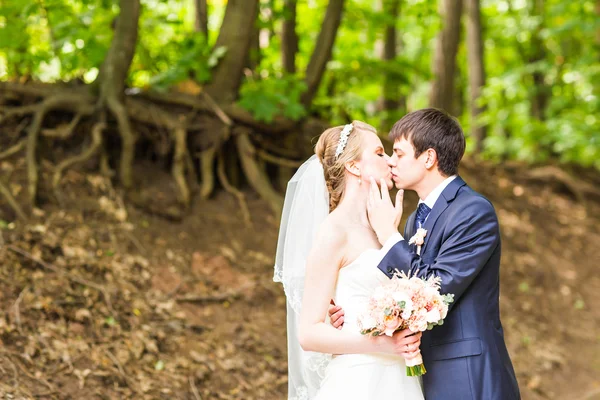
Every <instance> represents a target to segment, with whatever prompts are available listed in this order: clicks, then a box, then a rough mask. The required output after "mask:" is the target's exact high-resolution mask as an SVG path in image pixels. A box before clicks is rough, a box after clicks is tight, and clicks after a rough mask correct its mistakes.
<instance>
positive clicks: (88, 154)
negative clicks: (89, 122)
mask: <svg viewBox="0 0 600 400" xmlns="http://www.w3.org/2000/svg"><path fill="white" fill-rule="evenodd" d="M105 128H106V124H105V123H104V122H98V123H97V124H96V125H94V127H93V128H92V144H91V145H90V147H88V148H87V149H86V150H84V151H83V152H82V153H81V154H78V155H76V156H73V157H71V158H67V159H66V160H64V161H62V162H61V163H60V164H58V166H57V167H56V171H54V176H53V178H52V187H53V189H54V195H55V196H56V198H57V199H58V200H59V202H61V197H62V196H61V194H60V191H59V183H60V179H61V176H62V173H63V171H64V170H65V169H67V168H69V167H70V166H72V165H74V164H76V163H82V162H84V161H87V160H89V159H90V158H92V156H93V155H94V154H96V153H97V152H98V149H99V148H100V147H101V146H102V131H103V130H104V129H105Z"/></svg>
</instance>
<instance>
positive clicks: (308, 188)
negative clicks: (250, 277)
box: [273, 155, 331, 400]
mask: <svg viewBox="0 0 600 400" xmlns="http://www.w3.org/2000/svg"><path fill="white" fill-rule="evenodd" d="M328 213H329V193H328V192H327V185H326V183H325V176H324V174H323V166H322V165H321V162H320V161H319V159H318V158H317V156H316V155H313V156H312V157H310V158H309V159H308V160H307V161H306V162H305V163H304V164H302V166H301V167H300V168H299V169H298V171H297V172H296V174H294V176H293V177H292V179H291V180H290V181H289V182H288V186H287V190H286V193H285V201H284V205H283V214H282V217H281V225H280V228H279V239H278V241H277V254H276V256H275V274H274V276H273V280H274V281H275V282H281V283H282V284H283V289H284V291H285V295H286V298H287V335H288V400H305V399H311V398H313V397H314V396H315V394H316V392H317V390H318V389H319V387H320V384H321V379H322V377H323V372H324V369H325V367H326V365H327V362H328V361H329V359H330V358H331V356H330V355H328V354H322V353H314V352H307V351H304V350H302V347H300V342H299V340H298V328H299V318H300V309H301V306H302V294H303V291H304V276H305V271H306V259H307V257H308V253H309V251H310V249H311V247H312V243H313V239H314V237H315V235H316V233H317V230H318V228H319V225H320V224H321V222H323V220H324V219H325V217H327V214H328Z"/></svg>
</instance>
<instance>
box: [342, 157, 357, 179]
mask: <svg viewBox="0 0 600 400" xmlns="http://www.w3.org/2000/svg"><path fill="white" fill-rule="evenodd" d="M344 167H345V168H346V171H348V172H350V173H351V174H352V175H354V176H358V177H360V163H359V162H357V161H348V162H347V163H346V164H344Z"/></svg>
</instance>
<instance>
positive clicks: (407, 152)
mask: <svg viewBox="0 0 600 400" xmlns="http://www.w3.org/2000/svg"><path fill="white" fill-rule="evenodd" d="M424 155H425V153H423V154H421V155H420V156H419V157H418V158H415V148H414V147H413V145H412V143H411V142H409V141H408V140H406V139H404V138H400V139H398V140H396V141H395V142H394V151H393V154H392V157H390V159H389V161H388V165H389V166H390V169H391V171H392V179H393V180H394V184H395V185H396V188H397V189H414V188H415V185H416V184H418V183H419V182H420V181H422V180H423V178H424V177H425V173H426V171H427V169H426V168H425V159H426V156H425V157H424Z"/></svg>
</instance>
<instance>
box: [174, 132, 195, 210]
mask: <svg viewBox="0 0 600 400" xmlns="http://www.w3.org/2000/svg"><path fill="white" fill-rule="evenodd" d="M173 136H174V140H175V154H174V155H173V166H172V167H171V174H172V175H173V179H175V183H177V187H178V188H179V201H180V202H181V203H182V204H183V206H184V207H185V208H188V206H189V205H190V197H191V195H190V189H189V187H188V184H187V180H186V177H185V170H186V160H187V155H188V153H187V132H186V130H185V128H183V127H180V128H177V129H175V131H174V133H173Z"/></svg>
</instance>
